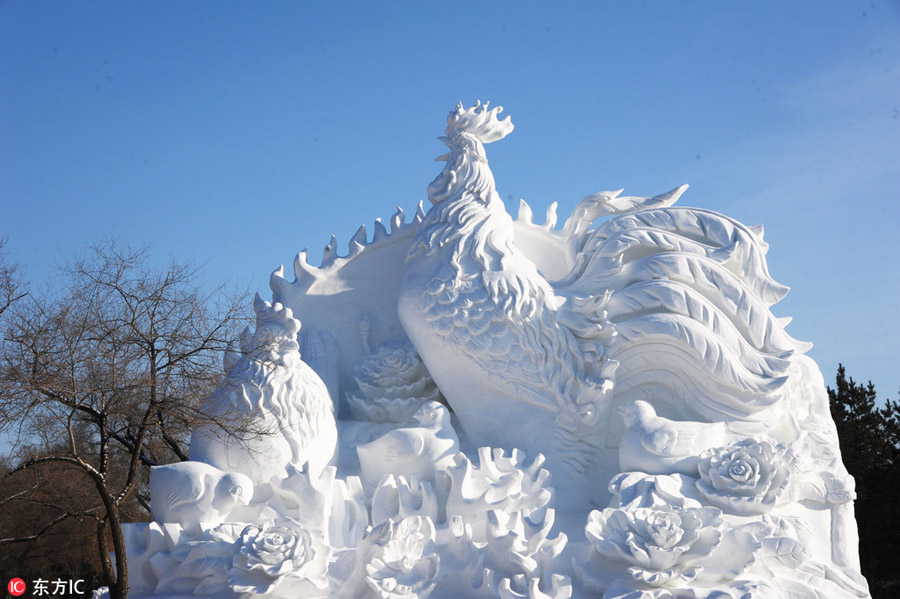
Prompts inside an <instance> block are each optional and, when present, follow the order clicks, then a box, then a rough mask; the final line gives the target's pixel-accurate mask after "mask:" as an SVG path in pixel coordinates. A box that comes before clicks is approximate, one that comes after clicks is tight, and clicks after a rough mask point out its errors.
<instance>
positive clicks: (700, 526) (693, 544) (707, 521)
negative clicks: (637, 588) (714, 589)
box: [585, 506, 722, 587]
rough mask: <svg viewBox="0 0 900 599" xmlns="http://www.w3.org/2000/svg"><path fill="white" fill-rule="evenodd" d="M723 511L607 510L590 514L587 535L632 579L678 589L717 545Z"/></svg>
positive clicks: (669, 509) (664, 508)
mask: <svg viewBox="0 0 900 599" xmlns="http://www.w3.org/2000/svg"><path fill="white" fill-rule="evenodd" d="M720 515H721V511H719V510H718V509H716V508H680V507H668V506H666V507H659V508H634V509H616V508H607V509H605V510H603V511H602V512H601V511H598V510H594V511H593V512H591V514H590V516H589V517H588V523H587V526H586V527H585V534H586V535H587V538H588V540H589V541H590V542H591V543H592V544H593V546H594V549H595V550H596V551H597V552H598V553H599V554H601V555H603V556H604V557H606V558H609V559H611V560H613V561H617V562H622V563H625V564H627V565H628V566H629V567H628V573H629V574H630V575H631V576H632V578H634V580H636V581H638V582H642V583H645V584H647V585H650V586H653V587H679V586H683V585H685V584H687V583H689V582H690V581H692V580H693V579H694V578H695V577H696V576H697V574H698V573H699V572H700V571H701V570H702V567H701V566H700V565H699V564H697V562H698V561H700V560H702V559H703V558H705V557H706V556H708V555H709V554H710V553H711V552H712V551H713V549H715V548H716V547H717V546H718V545H719V542H720V541H721V538H722V534H721V531H720V526H721V524H722V520H721V518H720V517H719V516H720Z"/></svg>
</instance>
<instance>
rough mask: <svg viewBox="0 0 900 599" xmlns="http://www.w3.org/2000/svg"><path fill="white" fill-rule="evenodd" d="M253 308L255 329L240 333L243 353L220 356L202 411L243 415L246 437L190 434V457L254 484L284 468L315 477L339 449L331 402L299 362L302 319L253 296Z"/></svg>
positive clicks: (221, 433) (204, 430) (280, 475)
mask: <svg viewBox="0 0 900 599" xmlns="http://www.w3.org/2000/svg"><path fill="white" fill-rule="evenodd" d="M254 309H255V310H256V331H255V332H254V333H253V334H250V331H249V329H248V330H247V331H245V333H244V335H243V338H242V339H241V355H240V356H239V357H231V356H228V357H227V358H226V360H228V361H229V363H227V364H226V368H227V369H228V371H229V372H228V377H227V378H226V380H225V382H224V384H223V385H222V386H221V387H220V388H219V390H218V391H217V392H216V393H215V394H214V395H213V396H212V397H211V398H210V399H209V401H207V402H206V405H204V406H203V410H204V411H205V412H207V413H210V414H214V415H219V416H221V417H223V418H228V417H231V418H234V417H235V416H239V417H242V421H241V424H242V425H243V428H246V433H244V434H240V433H239V434H238V435H237V436H235V435H233V434H228V433H226V432H224V431H222V430H219V429H214V428H212V427H206V428H202V429H198V430H195V431H194V433H193V435H192V436H191V459H192V460H195V461H200V462H206V463H209V464H212V465H213V466H217V467H219V468H222V469H223V470H236V471H238V472H242V473H244V474H246V475H247V476H249V477H250V478H251V479H253V481H254V482H255V483H256V484H266V483H268V482H269V481H270V480H271V479H272V478H273V477H278V478H283V477H285V476H286V474H287V472H288V468H289V467H294V468H309V471H310V474H312V476H313V477H317V476H319V474H321V472H322V470H323V469H324V468H325V466H327V465H328V464H329V462H331V461H332V460H333V458H334V453H335V450H336V448H337V426H336V424H335V419H334V414H333V409H334V408H333V405H332V402H331V397H330V395H329V394H328V390H327V389H326V388H325V385H324V383H323V382H322V380H321V379H320V378H319V376H318V375H317V374H316V373H315V372H314V371H313V370H312V369H311V368H310V367H309V366H307V365H306V364H305V363H304V362H303V361H302V360H301V359H300V353H299V351H297V350H298V349H299V347H300V346H299V344H298V342H297V333H298V332H299V331H300V322H299V321H298V320H297V319H295V318H294V317H293V313H292V311H291V309H290V308H285V307H284V306H282V305H281V304H278V303H275V304H274V305H272V304H270V303H268V302H265V301H263V300H262V299H261V298H260V297H259V296H258V295H257V296H256V299H255V301H254ZM232 361H233V362H232ZM242 437H243V438H242Z"/></svg>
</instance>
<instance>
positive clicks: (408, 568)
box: [365, 516, 440, 599]
mask: <svg viewBox="0 0 900 599" xmlns="http://www.w3.org/2000/svg"><path fill="white" fill-rule="evenodd" d="M367 536H368V539H367V541H368V543H367V544H368V545H369V546H370V553H369V555H368V557H367V558H366V563H365V580H366V583H367V584H368V585H369V587H370V588H371V589H372V590H373V591H375V592H376V593H377V596H379V597H382V598H383V599H400V598H408V599H412V598H418V599H424V598H425V597H428V595H429V594H431V591H432V590H434V587H435V584H437V574H438V565H439V563H440V558H439V556H438V554H437V553H436V552H435V548H434V536H435V530H434V524H433V523H432V522H431V519H430V518H428V517H422V516H412V517H409V518H405V519H403V520H401V521H400V522H394V521H393V520H388V521H387V522H385V523H384V524H381V525H379V526H377V527H375V528H374V529H373V530H371V531H370V532H369V534H368V535H367Z"/></svg>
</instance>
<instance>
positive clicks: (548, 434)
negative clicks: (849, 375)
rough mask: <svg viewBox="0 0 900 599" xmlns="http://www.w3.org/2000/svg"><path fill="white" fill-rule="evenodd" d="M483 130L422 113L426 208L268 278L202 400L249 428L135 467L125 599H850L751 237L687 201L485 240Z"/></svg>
mask: <svg viewBox="0 0 900 599" xmlns="http://www.w3.org/2000/svg"><path fill="white" fill-rule="evenodd" d="M499 114H500V109H499V108H494V109H489V107H488V106H487V105H486V104H485V105H482V104H480V103H479V104H476V105H475V106H474V107H471V108H464V107H463V106H462V105H460V106H458V107H457V108H456V109H455V110H453V111H452V112H451V113H450V115H449V117H448V119H447V129H446V136H445V137H443V138H441V139H442V141H443V142H444V143H445V144H446V145H447V146H448V148H449V150H450V151H449V153H448V154H446V155H445V156H443V157H441V159H442V160H444V161H445V162H446V165H445V166H444V168H443V170H442V171H441V173H440V174H439V175H438V176H437V178H436V179H435V180H434V181H433V182H432V183H431V184H430V185H429V186H428V198H429V200H430V201H431V203H432V207H431V208H430V210H428V211H427V213H426V211H425V210H424V209H423V208H422V206H421V205H420V207H419V210H418V211H417V212H416V215H415V216H414V217H413V218H412V219H411V221H409V222H407V221H406V219H405V217H404V214H403V212H402V211H401V210H399V209H398V211H397V213H396V214H395V215H394V216H393V217H391V219H390V227H389V229H388V227H386V226H384V225H383V224H382V223H381V222H380V221H376V223H375V228H374V236H373V237H372V238H371V239H369V237H368V235H367V233H366V230H365V228H361V229H360V230H359V231H358V232H357V234H356V235H355V236H354V237H353V239H352V240H351V243H350V248H349V253H348V254H347V255H339V254H338V251H337V243H336V241H335V239H334V238H333V237H332V240H331V242H330V243H329V244H328V245H327V246H326V248H325V253H324V256H323V259H322V264H321V265H320V266H318V267H317V266H312V265H310V264H309V262H308V260H307V255H306V251H304V252H301V253H300V254H299V255H298V256H297V259H296V260H295V262H294V273H295V280H294V281H288V280H287V279H285V278H284V271H283V269H282V268H279V269H278V270H277V271H275V273H273V275H272V278H271V286H272V291H273V303H272V304H270V303H268V302H263V301H262V300H260V299H257V301H256V303H255V308H256V311H257V328H256V331H255V332H254V333H252V334H250V333H249V332H248V333H247V334H246V335H245V338H244V342H243V343H242V348H241V349H242V353H241V354H240V355H239V356H232V357H229V359H228V361H227V364H228V372H229V374H228V377H227V378H226V380H225V382H224V383H223V385H222V388H221V389H220V390H219V391H218V392H217V393H216V395H214V396H213V398H212V399H211V400H210V402H209V404H208V406H207V409H208V410H209V411H210V412H211V413H213V414H216V415H221V416H222V417H223V418H224V417H225V416H235V415H237V416H239V417H241V421H242V422H243V424H244V425H245V426H246V427H247V430H255V431H262V432H265V433H268V434H265V435H262V436H253V437H249V438H246V439H240V438H235V436H229V435H224V436H223V435H217V434H216V433H215V431H214V430H212V429H200V430H197V431H195V432H194V436H193V440H192V447H191V457H192V459H193V460H195V462H187V463H184V464H176V465H170V466H164V467H160V468H156V469H154V470H153V472H152V475H151V476H152V478H151V494H152V498H153V503H154V505H153V516H154V521H153V522H150V523H143V524H132V525H128V526H127V528H126V537H127V546H128V548H129V556H128V557H129V565H130V569H131V572H132V573H133V574H132V578H131V580H132V581H134V582H133V586H132V593H133V594H134V595H135V596H138V597H141V596H171V597H174V596H187V595H193V596H206V597H215V598H217V599H233V598H236V597H253V596H268V597H273V598H278V599H280V598H288V597H291V598H293V597H301V596H302V597H338V598H346V599H363V598H367V597H374V598H384V599H388V598H390V599H393V598H401V597H402V598H408V599H416V598H421V599H424V598H425V597H433V598H436V599H443V598H450V597H454V598H455V597H472V598H479V597H483V598H490V597H497V598H500V599H570V598H580V597H602V598H603V599H726V598H727V599H781V598H787V597H803V598H807V597H808V598H811V599H812V598H819V599H821V598H823V597H828V598H829V599H831V598H834V599H849V598H865V597H868V596H869V594H868V589H867V585H866V582H865V580H864V579H863V578H862V577H861V576H860V573H859V561H858V558H857V537H856V525H855V521H854V518H853V498H854V490H853V489H854V487H853V480H852V478H851V477H850V476H849V475H848V474H847V471H846V470H845V468H844V467H843V465H842V463H841V459H840V452H839V448H838V442H837V434H836V430H835V427H834V424H833V422H832V421H831V419H830V415H829V411H828V400H827V394H826V392H825V387H824V384H823V381H822V377H821V375H820V374H819V371H818V368H817V367H816V365H815V363H813V362H812V360H810V359H809V358H808V357H806V356H804V355H803V353H804V351H806V349H807V348H808V347H809V346H808V344H804V343H800V342H798V341H796V340H794V339H792V338H791V337H790V336H789V335H788V334H787V333H786V332H785V330H784V327H785V326H786V324H787V321H786V320H783V319H779V318H776V317H775V316H774V315H773V314H772V311H771V307H772V305H773V304H774V303H776V302H777V301H778V300H779V299H781V297H783V296H784V294H785V293H786V292H787V288H786V287H784V286H782V285H779V284H778V283H776V282H775V281H774V280H773V279H772V278H771V277H770V276H769V273H768V270H767V265H766V261H765V254H766V249H767V246H766V243H765V241H763V236H762V235H763V231H762V228H761V227H747V226H744V225H742V224H740V223H738V222H736V221H734V220H732V219H730V218H728V217H725V216H723V215H720V214H716V213H714V212H710V211H708V210H699V209H692V208H681V207H675V206H674V204H675V202H676V201H677V200H678V199H679V197H680V196H681V195H682V193H683V192H684V190H685V189H686V186H682V187H678V188H676V189H674V190H672V191H670V192H668V193H664V194H662V195H659V196H655V197H626V196H622V195H621V192H620V191H619V192H602V193H597V194H593V195H590V196H588V197H587V198H585V199H584V200H582V201H581V202H580V203H579V204H578V205H577V206H576V208H575V211H574V213H573V215H572V216H571V217H570V218H569V219H567V220H566V221H565V223H564V224H563V225H562V226H561V227H557V216H556V207H555V205H553V206H551V207H550V208H549V209H548V210H547V218H546V222H545V223H544V224H536V223H535V222H534V221H533V215H532V211H531V208H530V207H529V206H528V205H527V204H526V203H525V202H524V201H523V202H522V203H521V206H520V209H519V216H518V218H516V219H512V218H511V217H510V216H509V215H507V213H506V211H505V208H504V206H503V203H502V202H501V201H500V199H499V196H498V194H497V192H496V190H495V184H494V179H493V176H492V174H491V171H490V168H489V167H488V162H487V157H486V154H485V144H488V143H492V142H495V141H498V140H500V139H502V138H504V137H505V136H507V135H508V134H509V133H510V132H512V129H513V126H512V123H511V121H510V119H509V118H506V119H504V120H501V119H500V118H499ZM294 314H297V315H299V316H301V317H302V318H303V319H304V320H305V321H306V322H307V323H314V326H312V327H311V326H304V327H303V329H302V331H301V327H300V324H299V322H298V321H297V320H295V319H294V318H293V315H294ZM298 348H303V352H304V353H303V355H304V359H305V360H307V361H308V364H309V366H307V365H306V364H304V362H303V361H301V356H300V352H298ZM373 348H374V349H373ZM317 375H318V376H317ZM332 405H334V406H336V407H337V410H338V413H339V414H340V415H343V416H345V417H346V416H350V415H352V416H353V417H355V418H356V420H352V421H347V420H344V421H341V422H339V423H338V426H337V427H336V424H335V420H334V417H333V415H332ZM337 431H340V439H339V440H338V439H337V436H338V433H337ZM338 441H339V442H340V445H341V452H340V453H341V455H342V461H341V462H340V463H339V467H335V466H334V465H330V464H333V463H334V459H335V457H334V456H335V453H336V451H335V448H336V444H337V442H338ZM356 456H358V457H359V460H358V462H357V461H356ZM251 496H252V498H251Z"/></svg>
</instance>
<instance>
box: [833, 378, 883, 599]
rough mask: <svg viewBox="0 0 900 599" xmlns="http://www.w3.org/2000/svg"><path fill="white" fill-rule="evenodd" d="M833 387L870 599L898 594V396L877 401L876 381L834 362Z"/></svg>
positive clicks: (834, 407)
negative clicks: (861, 380) (858, 377)
mask: <svg viewBox="0 0 900 599" xmlns="http://www.w3.org/2000/svg"><path fill="white" fill-rule="evenodd" d="M835 383H836V387H835V389H832V388H830V387H829V388H828V398H829V400H830V403H831V415H832V417H833V418H834V422H835V424H836V425H837V430H838V436H839V437H840V443H841V456H842V458H843V461H844V465H845V466H846V467H847V470H848V471H849V472H850V474H851V475H852V476H853V478H855V479H856V492H857V500H856V522H857V524H858V526H859V537H860V538H859V556H860V561H861V563H862V573H863V574H864V575H865V577H866V578H867V579H868V581H869V586H870V588H871V591H872V597H873V598H874V599H879V598H882V597H883V598H887V597H897V596H898V595H897V593H898V592H900V572H898V571H897V566H896V560H897V557H896V556H897V555H898V553H900V511H898V510H897V508H896V502H897V500H898V498H900V402H897V401H890V400H888V401H887V402H886V403H884V404H883V405H881V406H879V403H880V402H879V401H878V398H877V395H876V393H875V386H874V385H873V384H872V383H871V382H869V384H868V385H865V386H863V385H862V384H858V383H856V382H855V381H854V380H853V378H848V377H847V373H846V370H845V369H844V366H843V364H842V365H839V366H838V372H837V378H836V380H835Z"/></svg>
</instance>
